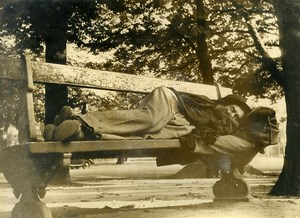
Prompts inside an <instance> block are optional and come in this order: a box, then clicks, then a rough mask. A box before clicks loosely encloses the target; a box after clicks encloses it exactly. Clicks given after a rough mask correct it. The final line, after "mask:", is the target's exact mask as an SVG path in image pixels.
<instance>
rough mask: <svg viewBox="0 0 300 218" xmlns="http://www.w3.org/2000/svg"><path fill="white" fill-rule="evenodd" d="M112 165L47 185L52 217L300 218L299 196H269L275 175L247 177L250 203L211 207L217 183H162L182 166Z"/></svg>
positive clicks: (10, 202)
mask: <svg viewBox="0 0 300 218" xmlns="http://www.w3.org/2000/svg"><path fill="white" fill-rule="evenodd" d="M114 163H115V162H103V163H101V164H97V165H96V166H92V167H91V168H90V169H85V170H83V169H79V170H71V177H72V181H73V184H72V185H71V186H68V187H62V186H58V187H55V186H50V187H48V189H47V190H48V192H47V195H46V198H45V199H44V200H43V201H44V202H45V203H46V204H47V205H48V207H49V208H50V209H51V211H52V213H53V217H59V218H67V217H88V218H90V217H107V218H108V217H109V218H114V217H115V218H117V217H118V218H123V217H124V218H133V217H136V218H140V217H143V218H153V217H157V218H176V217H178V218H183V217H185V218H190V217H191V218H193V217H272V218H273V217H300V207H299V206H300V199H299V198H293V199H284V198H275V197H271V196H268V195H267V193H268V192H269V190H270V189H271V187H272V186H273V185H274V182H275V181H276V177H256V178H246V180H247V181H248V183H249V185H250V187H251V190H252V191H251V193H252V196H253V200H252V201H251V202H250V203H249V202H237V203H213V194H212V188H211V187H212V185H213V184H214V182H215V181H216V179H162V178H164V177H166V176H168V175H172V174H174V173H176V172H177V171H178V170H180V169H181V168H182V166H179V165H174V166H170V167H163V168H158V167H156V166H155V163H154V162H153V161H152V160H142V161H129V162H127V163H126V164H124V165H115V164H114ZM1 176H2V175H1ZM0 188H1V194H0V205H1V209H0V217H1V218H8V217H10V212H9V211H10V210H11V209H12V208H13V206H14V204H15V202H17V200H15V199H14V197H13V194H12V190H11V189H10V187H9V186H8V185H7V184H6V183H5V182H4V179H3V178H2V177H1V178H0Z"/></svg>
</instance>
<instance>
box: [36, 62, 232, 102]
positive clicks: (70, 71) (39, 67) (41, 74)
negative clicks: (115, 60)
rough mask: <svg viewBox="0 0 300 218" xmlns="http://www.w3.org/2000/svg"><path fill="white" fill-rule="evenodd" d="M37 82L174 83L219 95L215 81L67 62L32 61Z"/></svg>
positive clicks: (101, 85)
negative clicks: (184, 79) (169, 77)
mask: <svg viewBox="0 0 300 218" xmlns="http://www.w3.org/2000/svg"><path fill="white" fill-rule="evenodd" d="M31 67H32V74H33V78H34V81H35V82H38V83H56V84H65V85H69V86H78V87H86V88H97V89H105V90H115V91H127V92H128V91H129V92H140V93H149V92H151V91H152V90H153V89H154V88H156V87H159V86H166V87H172V88H174V89H176V90H177V91H183V92H190V93H194V94H201V95H206V96H208V97H210V98H212V99H217V98H218V96H217V91H216V87H215V86H212V85H205V84H198V83H191V82H181V81H173V80H164V79H158V78H151V77H145V76H138V75H132V74H125V73H116V72H110V71H101V70H93V69H87V68H80V67H72V66H67V65H59V64H50V63H41V62H35V61H32V62H31ZM221 93H222V96H225V95H227V94H231V93H232V91H231V89H229V88H224V87H221Z"/></svg>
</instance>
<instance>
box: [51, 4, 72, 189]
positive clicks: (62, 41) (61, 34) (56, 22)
mask: <svg viewBox="0 0 300 218" xmlns="http://www.w3.org/2000/svg"><path fill="white" fill-rule="evenodd" d="M52 11H53V14H52V13H51V14H50V15H49V19H51V22H49V25H48V26H46V31H45V33H46V36H45V38H46V62H49V63H56V64H66V62H67V55H66V53H67V52H66V46H67V19H68V16H67V12H66V11H65V10H64V8H63V7H59V5H55V4H54V5H53V10H52ZM45 90H46V93H45V124H49V123H53V120H54V117H55V116H56V115H57V114H58V112H59V110H60V109H61V108H62V107H63V106H64V105H66V104H67V100H68V87H67V86H63V85H54V84H47V85H46V86H45ZM61 162H62V163H63V160H61ZM69 182H70V172H69V167H68V166H64V164H61V167H59V168H58V169H57V173H56V174H55V176H54V177H53V179H52V180H51V184H57V185H61V184H68V183H69Z"/></svg>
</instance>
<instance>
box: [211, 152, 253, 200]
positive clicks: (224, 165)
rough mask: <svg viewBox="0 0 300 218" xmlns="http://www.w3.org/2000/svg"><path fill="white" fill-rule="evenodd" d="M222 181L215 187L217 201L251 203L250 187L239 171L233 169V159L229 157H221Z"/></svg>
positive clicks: (214, 192)
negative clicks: (239, 174)
mask: <svg viewBox="0 0 300 218" xmlns="http://www.w3.org/2000/svg"><path fill="white" fill-rule="evenodd" d="M219 169H220V171H221V179H220V180H218V181H217V182H216V183H215V184H214V186H213V194H214V196H215V198H214V202H216V201H250V199H251V198H250V195H249V193H250V187H249V186H248V184H247V183H246V181H245V180H243V179H242V178H240V177H239V176H238V173H237V169H232V162H231V158H230V157H229V156H227V155H220V156H219Z"/></svg>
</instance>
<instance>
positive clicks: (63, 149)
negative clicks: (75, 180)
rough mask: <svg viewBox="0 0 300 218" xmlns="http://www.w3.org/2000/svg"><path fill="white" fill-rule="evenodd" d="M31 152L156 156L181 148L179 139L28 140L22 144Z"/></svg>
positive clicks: (90, 155) (84, 155)
mask: <svg viewBox="0 0 300 218" xmlns="http://www.w3.org/2000/svg"><path fill="white" fill-rule="evenodd" d="M24 146H25V147H26V149H27V151H28V152H29V153H31V154H47V153H72V156H73V157H78V156H83V157H85V158H86V157H87V156H88V157H89V158H105V157H109V158H111V157H118V156H119V155H120V154H126V156H130V157H149V156H153V157H155V156H157V155H158V154H159V153H161V152H162V151H166V150H168V151H170V150H176V149H177V150H178V149H181V143H180V140H179V139H163V140H161V139H160V140H136V139H135V140H102V141H101V140H98V141H71V142H29V143H27V144H25V145H24Z"/></svg>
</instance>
